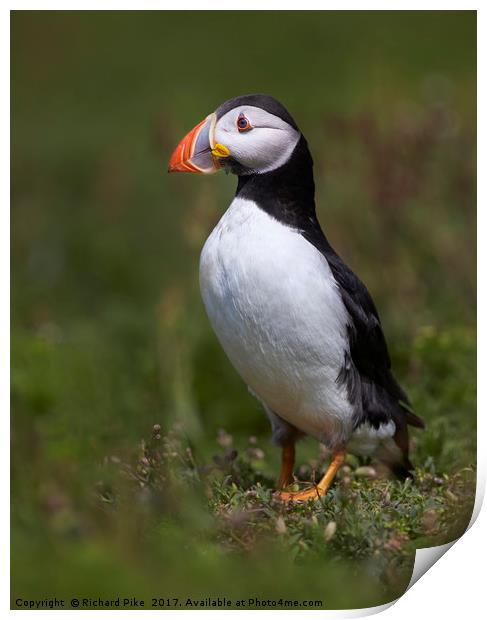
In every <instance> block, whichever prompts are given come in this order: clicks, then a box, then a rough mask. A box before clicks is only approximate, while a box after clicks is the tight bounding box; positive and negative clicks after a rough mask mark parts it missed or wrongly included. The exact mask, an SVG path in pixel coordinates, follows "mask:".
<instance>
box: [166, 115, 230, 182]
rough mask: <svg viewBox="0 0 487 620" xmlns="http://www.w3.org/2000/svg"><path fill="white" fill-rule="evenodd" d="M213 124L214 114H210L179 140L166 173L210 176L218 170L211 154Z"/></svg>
mask: <svg viewBox="0 0 487 620" xmlns="http://www.w3.org/2000/svg"><path fill="white" fill-rule="evenodd" d="M215 123H216V116H215V114H210V115H209V116H207V117H206V118H205V120H204V121H201V123H199V124H198V125H196V127H194V129H192V130H191V131H190V132H189V133H188V134H187V135H186V136H185V137H184V138H183V139H182V140H181V142H180V143H179V144H178V145H177V147H176V148H175V149H174V152H173V154H172V155H171V159H170V160H169V166H168V169H167V171H168V172H198V173H200V174H211V173H212V172H216V171H217V170H218V169H219V168H220V165H219V164H218V162H217V160H216V159H215V157H213V155H212V152H211V151H212V148H213V146H214V143H213V131H214V127H215Z"/></svg>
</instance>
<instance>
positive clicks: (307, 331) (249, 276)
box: [200, 198, 352, 439]
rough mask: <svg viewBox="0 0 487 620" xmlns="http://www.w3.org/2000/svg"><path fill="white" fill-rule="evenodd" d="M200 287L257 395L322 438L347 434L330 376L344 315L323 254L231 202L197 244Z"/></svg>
mask: <svg viewBox="0 0 487 620" xmlns="http://www.w3.org/2000/svg"><path fill="white" fill-rule="evenodd" d="M200 287H201V293H202V297H203V301H204V304H205V307H206V310H207V313H208V316H209V319H210V322H211V324H212V326H213V329H214V330H215V333H216V335H217V337H218V339H219V340H220V343H221V345H222V346H223V349H224V350H225V352H226V354H227V355H228V357H229V358H230V360H231V362H232V363H233V365H234V366H235V368H236V369H237V371H238V372H239V373H240V375H241V376H242V377H243V379H244V380H245V381H246V383H247V384H248V386H249V387H250V388H251V390H252V391H253V392H254V393H255V394H256V395H257V397H258V398H260V399H261V400H262V401H263V402H264V403H265V404H266V405H267V406H268V407H269V408H270V409H272V410H273V411H274V412H275V413H277V414H278V415H279V416H281V417H282V418H284V419H285V420H287V421H288V422H290V423H291V424H293V425H295V426H296V427H297V428H299V429H301V430H302V431H304V432H306V433H308V434H311V435H314V436H315V437H317V438H318V439H322V438H323V437H327V436H328V437H329V435H330V433H331V434H334V435H337V434H340V435H343V436H344V438H345V437H346V436H347V435H348V433H349V432H350V429H351V423H352V408H351V406H350V404H349V402H348V399H347V395H346V391H345V389H344V388H343V387H342V386H340V385H339V384H338V383H337V381H336V379H337V376H338V374H339V372H340V368H341V366H342V364H343V359H344V353H345V351H346V350H347V348H348V339H347V332H346V323H347V313H346V310H345V307H344V305H343V302H342V300H341V296H340V293H339V290H338V287H337V284H336V282H335V280H334V278H333V275H332V273H331V271H330V268H329V266H328V263H327V261H326V259H325V258H324V257H323V256H322V255H321V254H320V252H318V250H316V248H314V246H312V245H311V244H310V243H309V242H308V241H306V239H304V237H302V235H300V234H299V233H298V232H297V231H295V230H293V229H291V228H289V227H287V226H285V225H283V224H280V223H279V222H278V221H277V220H275V219H274V218H272V217H271V216H269V215H268V214H267V213H265V212H264V211H263V210H261V209H259V208H258V207H257V206H256V205H255V204H254V203H253V202H251V201H247V200H242V199H239V198H236V199H235V200H234V201H233V202H232V204H231V206H230V207H229V209H228V210H227V212H226V213H225V214H224V216H223V217H222V219H221V220H220V222H219V223H218V224H217V226H216V227H215V229H214V230H213V232H212V233H211V235H210V237H209V238H208V240H207V242H206V244H205V246H204V248H203V251H202V253H201V260H200Z"/></svg>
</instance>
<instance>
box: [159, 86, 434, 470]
mask: <svg viewBox="0 0 487 620" xmlns="http://www.w3.org/2000/svg"><path fill="white" fill-rule="evenodd" d="M200 127H202V128H203V129H201V128H200ZM197 128H200V129H198V131H197V134H188V136H189V138H188V137H187V138H185V140H186V143H185V144H183V143H184V141H183V143H181V144H182V145H183V146H182V147H181V145H180V147H181V148H180V147H178V149H179V151H178V150H176V151H175V154H174V155H173V158H172V159H171V164H170V169H173V170H188V166H189V167H190V169H189V171H199V172H210V171H213V169H215V168H216V167H223V168H226V169H227V170H229V171H231V172H233V173H235V174H237V175H238V186H237V191H236V195H235V198H234V199H233V201H232V203H231V205H230V207H229V208H228V210H227V211H226V212H225V214H224V215H223V217H222V218H221V220H220V222H219V223H218V224H217V226H216V227H215V229H214V230H213V232H212V233H211V235H210V236H209V238H208V240H207V241H206V243H205V245H204V248H203V251H202V253H201V260H200V286H201V293H202V297H203V301H204V304H205V307H206V310H207V313H208V316H209V319H210V322H211V324H212V327H213V329H214V331H215V333H216V335H217V337H218V339H219V341H220V343H221V345H222V347H223V349H224V350H225V352H226V354H227V356H228V357H229V359H230V360H231V362H232V364H233V365H234V366H235V368H236V369H237V371H238V372H239V374H240V375H241V376H242V378H243V379H244V381H245V382H246V383H247V385H248V387H249V389H250V390H251V392H252V393H253V394H254V395H255V396H256V397H257V398H258V399H259V400H260V401H261V402H262V403H263V405H264V408H265V410H266V412H267V414H268V416H269V419H270V421H271V424H272V430H273V438H274V440H275V442H276V443H278V444H281V445H286V444H287V443H289V442H294V440H295V439H296V437H297V436H299V435H300V434H307V435H311V436H313V437H316V439H318V440H319V441H321V442H323V443H324V444H325V445H326V446H328V447H329V448H330V449H331V450H336V449H338V448H339V447H341V446H346V448H347V449H348V450H349V451H351V452H354V453H356V454H363V455H369V456H373V457H377V458H379V459H382V460H383V461H385V462H386V463H388V464H389V465H390V466H391V467H392V468H393V469H394V470H395V472H396V473H397V474H399V475H400V476H405V475H407V473H408V472H409V471H410V470H411V469H412V465H411V463H410V461H409V457H408V431H407V425H408V424H410V425H412V426H416V427H422V426H423V422H422V420H421V419H420V418H418V417H417V416H416V415H415V414H414V413H413V412H412V411H411V408H410V404H409V401H408V398H407V396H406V394H405V392H404V391H403V390H402V388H401V387H400V386H399V384H398V383H397V381H396V379H395V378H394V376H393V374H392V371H391V362H390V358H389V354H388V350H387V345H386V341H385V338H384V335H383V331H382V327H381V323H380V319H379V315H378V313H377V310H376V308H375V305H374V302H373V301H372V298H371V296H370V294H369V292H368V291H367V289H366V287H365V286H364V284H363V283H362V282H361V281H360V280H359V278H358V277H357V276H356V275H355V274H354V273H353V272H352V270H351V269H350V268H349V267H347V265H346V264H345V263H344V262H343V261H342V260H341V258H340V257H339V256H338V255H337V253H336V252H335V251H334V250H333V248H332V247H331V245H330V244H329V242H328V240H327V238H326V237H325V235H324V233H323V231H322V229H321V226H320V224H319V222H318V219H317V216H316V209H315V200H314V190H315V188H314V180H313V161H312V158H311V154H310V152H309V149H308V145H307V142H306V140H305V138H304V136H303V135H302V134H301V133H300V131H299V129H298V127H297V125H296V123H295V122H294V120H293V119H292V117H291V116H290V115H289V113H288V112H287V110H286V109H285V108H284V107H283V106H282V105H281V104H280V103H279V102H277V101H276V100H275V99H273V98H272V97H269V96H265V95H247V96H244V97H238V98H235V99H232V100H229V101H227V102H225V103H224V104H223V105H222V106H220V108H218V109H217V111H216V113H215V114H213V115H210V117H208V118H207V119H206V120H205V121H204V122H203V124H200V125H199V126H197ZM197 128H195V129H197ZM193 131H194V130H193ZM198 132H206V133H207V134H208V138H207V141H208V142H209V147H208V146H206V149H205V141H204V140H203V139H202V138H201V133H198ZM181 152H184V156H181ZM209 152H211V153H212V155H211V157H212V160H213V166H211V165H210V163H209V160H206V161H205V158H208V156H209ZM191 166H195V167H196V170H191Z"/></svg>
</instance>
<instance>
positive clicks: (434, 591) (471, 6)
mask: <svg viewBox="0 0 487 620" xmlns="http://www.w3.org/2000/svg"><path fill="white" fill-rule="evenodd" d="M39 4H40V3H39V2H35V1H30V2H20V1H19V2H13V1H11V2H9V3H8V7H6V8H4V9H3V10H2V17H4V18H5V19H2V21H1V24H0V51H1V52H2V53H1V57H0V66H1V69H2V77H3V80H2V83H3V84H5V85H6V84H9V81H10V78H9V75H10V73H9V58H10V24H9V22H10V19H9V15H8V11H9V10H29V9H31V10H39V9H40V8H41V7H40V6H39ZM229 4H230V3H228V1H227V0H220V1H212V2H205V3H202V2H190V1H184V0H179V1H178V2H177V6H175V5H176V3H174V2H162V1H155V0H152V1H150V0H145V1H144V0H140V1H139V2H138V3H137V4H136V5H135V8H136V9H137V10H144V9H151V10H164V9H175V8H177V9H178V10H201V9H217V10H233V9H236V10H241V9H243V8H245V9H254V10H259V9H266V10H268V9H277V10H290V9H295V8H296V5H295V3H291V2H288V1H286V0H283V1H279V0H273V1H268V2H262V0H247V1H246V2H245V4H244V5H242V4H241V3H237V4H234V3H231V4H232V6H229ZM479 4H480V3H472V2H469V3H460V2H455V1H451V0H448V1H446V0H445V1H443V2H438V1H431V0H430V1H427V2H426V1H424V2H418V1H417V0H412V1H409V2H399V1H398V2H395V3H394V5H393V6H391V2H390V1H389V2H368V3H366V2H347V1H346V0H344V1H342V2H326V3H323V2H317V1H315V2H309V1H306V0H303V1H302V2H300V4H299V9H300V10H304V9H314V10H323V9H328V10H330V9H333V10H479V8H480V7H479ZM42 9H49V10H78V9H91V10H93V9H94V10H99V9H103V10H133V9H134V3H131V2H128V1H115V0H105V1H104V2H100V1H97V2H93V1H92V0H87V1H85V2H83V3H81V2H79V3H76V2H67V1H65V2H60V1H59V0H58V1H54V2H53V1H51V2H46V3H45V4H44V5H43V6H42ZM484 26H485V25H484V20H483V11H481V10H479V12H478V31H479V33H481V34H480V35H479V37H478V40H479V44H478V65H479V67H481V68H484V67H485V63H484V62H483V61H484V59H485V44H483V40H484V37H485V36H486V35H487V33H486V30H485V27H484ZM482 35H483V36H482ZM482 78H484V75H483V73H481V72H479V93H478V101H479V103H480V104H481V103H483V104H484V106H482V105H479V110H481V111H483V110H484V109H486V108H485V104H486V98H485V96H484V79H482ZM8 88H9V87H8V86H7V87H6V88H4V89H3V92H2V94H3V96H2V97H0V109H1V112H2V114H1V119H2V126H3V132H2V146H3V148H2V157H1V177H0V180H1V185H0V188H1V192H2V195H3V200H2V208H1V209H0V218H1V220H0V221H1V232H2V235H3V236H4V239H3V243H2V244H1V246H0V252H1V260H0V273H1V275H2V280H1V282H2V290H3V291H4V292H5V293H4V295H5V298H6V297H7V292H6V291H7V290H9V288H10V262H9V261H10V252H9V250H10V243H9V241H10V235H9V231H10V218H9V205H10V174H9V162H10V109H9V97H8V96H7V92H8ZM482 121H483V117H482V116H481V117H480V118H479V121H478V130H479V131H478V135H479V147H480V148H479V162H480V165H479V169H482V165H481V164H482V161H483V160H484V161H485V157H482V148H481V147H482V146H483V144H484V143H485V127H484V123H483V122H482ZM482 138H484V140H482ZM478 205H479V210H478V252H479V253H478V268H479V273H480V274H482V273H483V270H482V267H485V266H486V261H485V257H486V252H485V248H484V246H483V245H482V243H481V241H482V234H483V233H485V208H486V207H485V205H486V200H485V188H484V183H483V178H479V191H478ZM1 313H2V315H1V319H2V320H1V329H2V332H1V333H2V336H3V337H2V342H3V343H7V342H8V343H9V342H10V340H9V319H10V312H9V307H8V305H7V300H6V299H5V300H4V303H2V306H1ZM478 316H480V317H485V316H487V306H486V303H485V288H484V286H482V282H480V281H479V290H478ZM478 333H479V339H478V342H479V350H484V348H485V341H486V340H485V337H486V333H485V328H484V327H483V323H482V321H481V322H480V324H479V331H478ZM2 351H3V356H2V367H1V375H0V382H1V388H2V391H1V394H2V398H3V399H4V405H5V406H4V411H5V415H4V418H3V419H7V415H6V412H7V411H9V410H10V402H9V392H10V377H9V367H10V359H9V347H6V346H4V347H3V348H2ZM482 371H484V372H485V363H484V360H483V358H482V357H480V356H479V366H478V376H479V377H485V375H484V373H483V372H482ZM485 405H486V399H485V389H484V387H483V382H479V395H478V410H479V411H480V412H484V410H485ZM485 427H486V424H485V422H484V415H481V416H480V417H479V418H478V469H479V478H478V482H479V488H478V492H479V491H480V490H481V489H482V491H481V492H482V494H483V489H484V488H485V472H486V458H485V455H486V446H485ZM2 440H3V445H2V448H3V449H2V450H1V451H0V459H1V465H0V467H1V475H2V476H3V478H4V479H3V484H2V491H3V496H4V497H6V496H7V492H8V493H9V491H10V485H9V449H10V448H9V433H8V432H4V433H2ZM477 503H478V502H477ZM476 508H477V506H476ZM486 512H487V511H485V510H483V511H481V512H480V515H479V517H478V519H477V521H476V522H475V523H474V524H473V527H472V528H471V529H470V530H469V531H467V532H466V534H464V536H462V538H461V543H460V544H455V545H454V546H453V548H452V549H451V550H450V551H449V552H448V553H447V554H446V556H445V557H444V558H442V559H441V560H440V561H439V562H438V564H437V565H436V566H435V567H434V568H433V569H432V570H430V571H429V572H428V577H426V578H424V579H420V580H419V581H418V582H417V583H416V584H415V585H414V587H413V588H412V590H411V591H408V592H407V593H406V594H405V595H404V596H403V597H401V599H399V600H398V601H397V602H396V604H395V605H393V606H392V607H390V608H389V609H388V611H387V612H385V614H386V615H384V616H383V617H384V618H386V617H387V618H388V619H391V620H392V619H394V620H403V619H404V620H406V619H407V620H410V618H411V615H412V614H414V613H418V612H419V613H420V614H421V617H428V615H430V614H431V615H432V614H434V615H435V616H441V617H442V619H443V620H448V619H449V618H452V619H453V618H455V620H456V619H457V618H458V617H459V615H460V614H461V615H463V616H464V617H465V616H466V617H469V616H470V617H477V615H478V611H479V610H480V609H482V608H483V607H484V606H485V603H484V596H483V595H484V589H485V584H484V577H483V575H484V570H485V566H484V562H483V555H484V552H485V551H484V550H485V549H486V548H487V545H486V543H487V540H486V539H487V536H486V532H487V516H486ZM0 515H1V520H2V521H1V528H0V532H1V534H0V536H1V538H0V542H1V543H3V544H2V545H1V548H2V549H3V550H5V549H9V531H10V527H9V526H10V522H9V511H8V510H7V507H6V506H4V509H3V510H2V511H1V513H0ZM3 558H4V564H3V567H2V568H3V570H2V571H1V576H0V600H1V608H2V609H3V610H8V608H9V604H10V591H9V590H10V588H9V582H8V578H7V575H8V574H9V573H8V571H9V556H8V554H4V556H3ZM324 578H326V575H324ZM386 607H388V606H386ZM364 611H365V610H364ZM368 611H369V613H370V612H371V611H372V612H373V611H376V612H378V611H379V609H375V610H368ZM357 612H359V610H353V611H352V612H329V611H328V612H327V611H314V610H313V611H307V612H305V613H306V616H308V614H310V613H311V614H319V615H320V616H321V617H326V618H331V617H333V618H343V617H357V616H358V615H362V614H360V612H359V613H357ZM9 613H17V611H15V610H14V611H10V612H9ZM38 613H40V614H49V617H50V614H51V612H50V611H40V612H38ZM66 613H68V614H69V613H70V612H69V611H60V612H57V614H61V615H60V616H59V617H60V618H61V619H62V618H63V617H64V614H66ZM91 613H93V614H103V616H104V617H106V614H113V613H117V612H115V611H109V610H105V611H92V612H91ZM127 613H130V614H145V613H147V612H146V611H144V612H141V611H128V612H127ZM184 613H190V614H192V612H191V611H187V610H182V611H172V610H171V611H166V612H165V615H167V614H177V615H178V617H181V614H184ZM228 613H233V612H228V611H222V612H221V614H225V615H227V614H228ZM240 613H241V614H249V615H250V614H252V617H258V616H261V615H262V614H265V615H266V616H268V615H269V614H274V615H277V614H281V611H241V612H240ZM291 613H294V614H299V613H301V612H300V611H293V612H291ZM221 614H220V617H222V616H221ZM210 615H211V616H213V611H209V610H208V611H206V610H205V611H199V612H198V617H200V616H205V617H208V618H209V617H210Z"/></svg>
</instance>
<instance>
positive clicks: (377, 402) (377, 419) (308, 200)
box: [219, 95, 424, 467]
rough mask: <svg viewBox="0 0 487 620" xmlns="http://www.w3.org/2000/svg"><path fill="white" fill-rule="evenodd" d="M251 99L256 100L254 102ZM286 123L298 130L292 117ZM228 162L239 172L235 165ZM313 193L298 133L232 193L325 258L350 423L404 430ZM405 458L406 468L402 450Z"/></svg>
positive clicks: (398, 393) (396, 395)
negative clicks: (339, 309) (344, 338)
mask: <svg viewBox="0 0 487 620" xmlns="http://www.w3.org/2000/svg"><path fill="white" fill-rule="evenodd" d="M251 97H255V98H256V99H255V102H254V100H253V99H251ZM262 97H263V96H262V95H252V96H247V97H242V98H237V99H233V100H230V101H229V102H226V103H225V104H223V106H221V108H219V110H223V112H222V113H225V112H226V111H228V110H230V109H232V108H234V107H235V106H236V105H239V103H236V104H235V102H239V100H242V102H243V103H242V105H243V104H245V103H246V104H248V105H260V107H264V106H263V105H261V102H262V99H261V98H262ZM249 100H251V101H253V102H252V103H250V101H249ZM276 104H277V105H278V106H279V108H277V107H276ZM267 105H268V106H272V107H273V109H270V107H265V108H264V109H266V110H268V111H270V112H272V113H273V114H276V115H277V116H280V118H282V119H283V120H286V122H289V121H288V120H287V119H288V118H291V117H290V116H289V114H288V113H287V112H286V110H285V109H284V108H283V107H282V106H281V104H278V102H276V101H275V100H274V99H272V98H269V101H268V100H267V98H266V106H267ZM277 110H278V111H279V113H277ZM291 120H292V119H291ZM289 124H292V126H293V127H294V128H296V129H297V127H296V124H295V123H294V121H292V123H289ZM228 164H229V165H230V166H231V167H232V171H233V172H236V173H237V174H239V170H238V164H236V163H235V162H228ZM314 194H315V186H314V179H313V160H312V157H311V154H310V152H309V148H308V145H307V142H306V139H305V138H304V136H303V135H301V137H300V139H299V141H298V143H297V145H296V147H295V149H294V151H293V153H292V155H291V157H290V158H289V160H288V161H287V162H286V163H285V164H284V165H283V166H281V167H280V168H278V169H276V170H273V171H271V172H267V173H264V174H255V173H249V171H245V170H242V171H241V172H240V174H239V179H238V186H237V192H236V195H237V196H239V197H241V198H246V199H249V200H252V201H253V202H254V203H256V204H257V205H258V206H259V207H260V208H261V209H263V210H264V211H266V212H267V213H268V214H269V215H271V216H272V217H274V218H275V219H276V220H278V221H279V222H281V223H283V224H285V225H287V226H291V227H292V228H295V229H297V230H298V231H299V232H300V234H301V235H303V237H304V238H305V239H306V240H307V241H309V243H311V244H312V245H313V246H314V247H315V248H316V249H317V250H318V251H319V252H321V253H322V254H323V256H324V257H325V258H326V260H327V262H328V264H329V266H330V269H331V271H332V273H333V276H334V278H335V280H336V282H337V285H338V287H339V290H340V293H341V297H342V300H343V303H344V306H345V308H346V310H347V312H348V315H349V322H348V336H349V341H350V353H348V351H344V359H343V366H342V369H341V371H340V374H339V376H338V377H337V382H339V383H343V384H345V385H346V387H347V390H348V395H349V400H350V402H351V403H352V404H353V406H354V409H355V427H358V426H359V425H360V424H362V423H363V422H366V421H367V422H369V423H370V424H371V425H372V426H374V427H375V428H377V427H378V426H379V425H380V424H383V423H387V422H389V421H390V420H393V421H394V422H395V424H396V428H397V429H398V431H400V430H404V431H405V432H406V425H407V424H411V425H413V426H417V427H423V426H424V423H423V421H422V420H421V419H420V418H419V417H418V416H416V415H415V414H414V413H413V412H412V411H411V409H410V405H409V400H408V398H407V396H406V394H405V392H404V391H403V389H402V388H401V387H400V386H399V384H398V383H397V381H396V379H395V378H394V376H393V374H392V371H391V360H390V357H389V352H388V349H387V344H386V341H385V338H384V334H383V331H382V327H381V322H380V319H379V314H378V312H377V309H376V307H375V305H374V302H373V300H372V297H371V296H370V293H369V292H368V290H367V288H366V287H365V285H364V284H363V283H362V282H361V280H360V279H359V278H358V277H357V276H356V275H355V274H354V272H353V271H352V270H351V269H350V268H349V267H348V266H347V265H346V264H345V263H344V262H343V260H342V259H341V258H340V257H339V256H338V254H337V253H336V252H335V250H334V249H333V248H332V246H331V245H330V243H329V242H328V240H327V238H326V236H325V234H324V232H323V230H322V229H321V226H320V224H319V221H318V218H317V216H316V207H315V198H314ZM405 462H406V466H407V467H409V465H408V464H409V461H407V454H405Z"/></svg>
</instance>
